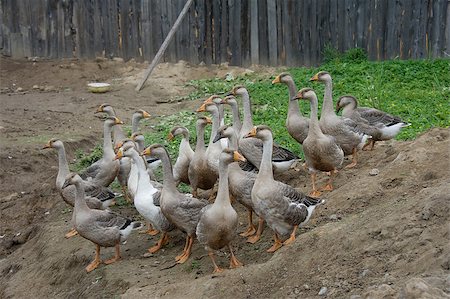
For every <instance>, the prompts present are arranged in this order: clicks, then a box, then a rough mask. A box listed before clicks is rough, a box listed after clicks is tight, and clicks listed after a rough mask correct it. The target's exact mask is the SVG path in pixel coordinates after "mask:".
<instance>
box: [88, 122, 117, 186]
mask: <svg viewBox="0 0 450 299" xmlns="http://www.w3.org/2000/svg"><path fill="white" fill-rule="evenodd" d="M121 124H123V122H122V121H121V120H119V119H118V118H117V117H107V118H106V119H105V121H104V125H103V157H102V158H101V159H100V160H98V161H96V162H95V163H93V164H92V165H90V166H89V167H88V168H86V169H85V170H84V171H83V172H82V173H81V174H80V176H81V178H82V179H84V180H90V181H92V182H93V183H95V184H98V185H102V186H105V187H108V186H109V185H110V184H111V183H112V182H113V181H114V179H115V178H116V176H117V174H118V173H119V161H115V160H114V155H115V154H114V150H113V145H112V140H111V130H112V128H113V127H114V126H115V125H121Z"/></svg>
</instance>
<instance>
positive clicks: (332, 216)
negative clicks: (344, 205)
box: [328, 214, 338, 221]
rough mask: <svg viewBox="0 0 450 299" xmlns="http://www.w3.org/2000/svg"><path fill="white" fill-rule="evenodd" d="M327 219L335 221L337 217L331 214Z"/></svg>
mask: <svg viewBox="0 0 450 299" xmlns="http://www.w3.org/2000/svg"><path fill="white" fill-rule="evenodd" d="M328 219H330V220H333V221H336V220H338V216H337V215H336V214H331V215H330V216H328Z"/></svg>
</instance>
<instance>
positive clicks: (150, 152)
mask: <svg viewBox="0 0 450 299" xmlns="http://www.w3.org/2000/svg"><path fill="white" fill-rule="evenodd" d="M141 155H142V156H152V157H156V158H159V159H161V157H164V156H165V155H167V156H169V153H168V152H167V150H166V148H165V147H164V146H163V145H162V144H159V143H155V144H152V145H150V146H149V147H147V148H145V149H144V151H143V152H142V154H141Z"/></svg>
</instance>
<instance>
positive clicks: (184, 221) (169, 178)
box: [143, 144, 208, 264]
mask: <svg viewBox="0 0 450 299" xmlns="http://www.w3.org/2000/svg"><path fill="white" fill-rule="evenodd" d="M143 154H144V155H152V156H157V157H158V158H159V159H160V160H161V163H162V168H163V180H164V183H163V189H162V192H161V198H160V207H161V211H162V212H163V214H164V215H165V216H166V217H167V219H169V221H170V222H171V223H173V224H174V225H175V226H176V227H177V228H178V229H180V230H181V231H183V232H185V233H186V235H187V237H186V244H185V246H184V249H183V252H182V253H181V254H180V255H178V256H177V257H176V258H175V261H176V262H177V263H178V264H182V263H184V262H186V261H187V260H188V259H189V256H190V255H191V250H192V244H193V242H194V238H195V230H196V227H197V224H198V221H199V218H200V211H201V210H202V209H203V207H205V206H206V205H207V204H208V203H207V202H206V201H204V200H200V199H197V198H195V197H192V196H189V195H186V194H183V193H181V192H180V191H178V189H177V187H176V185H175V180H174V178H173V172H172V164H171V162H170V158H169V153H168V152H167V150H166V149H165V148H164V147H163V146H162V145H160V144H153V145H151V146H149V147H147V148H146V149H145V150H144V152H143Z"/></svg>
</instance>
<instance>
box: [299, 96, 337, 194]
mask: <svg viewBox="0 0 450 299" xmlns="http://www.w3.org/2000/svg"><path fill="white" fill-rule="evenodd" d="M298 99H304V100H308V101H309V102H310V105H311V119H310V122H309V131H308V136H307V137H306V139H305V140H304V141H303V153H304V154H305V160H306V164H307V165H308V168H309V171H310V173H311V181H312V192H311V193H310V196H313V197H318V196H320V194H321V192H320V191H319V190H318V189H317V187H316V173H317V171H325V172H330V174H331V175H330V178H329V180H328V183H327V184H326V186H325V187H324V188H323V190H328V191H331V190H333V185H332V180H333V175H334V174H335V173H336V172H337V168H338V167H340V166H341V165H342V161H343V159H344V151H343V150H342V149H341V148H340V147H339V145H337V144H336V139H335V138H334V137H333V136H330V135H325V134H323V133H322V130H321V129H320V126H319V120H318V118H317V110H318V101H317V95H316V93H315V92H314V90H312V89H311V88H302V89H301V90H300V91H299V92H298V93H297V95H296V96H295V97H293V100H298Z"/></svg>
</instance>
